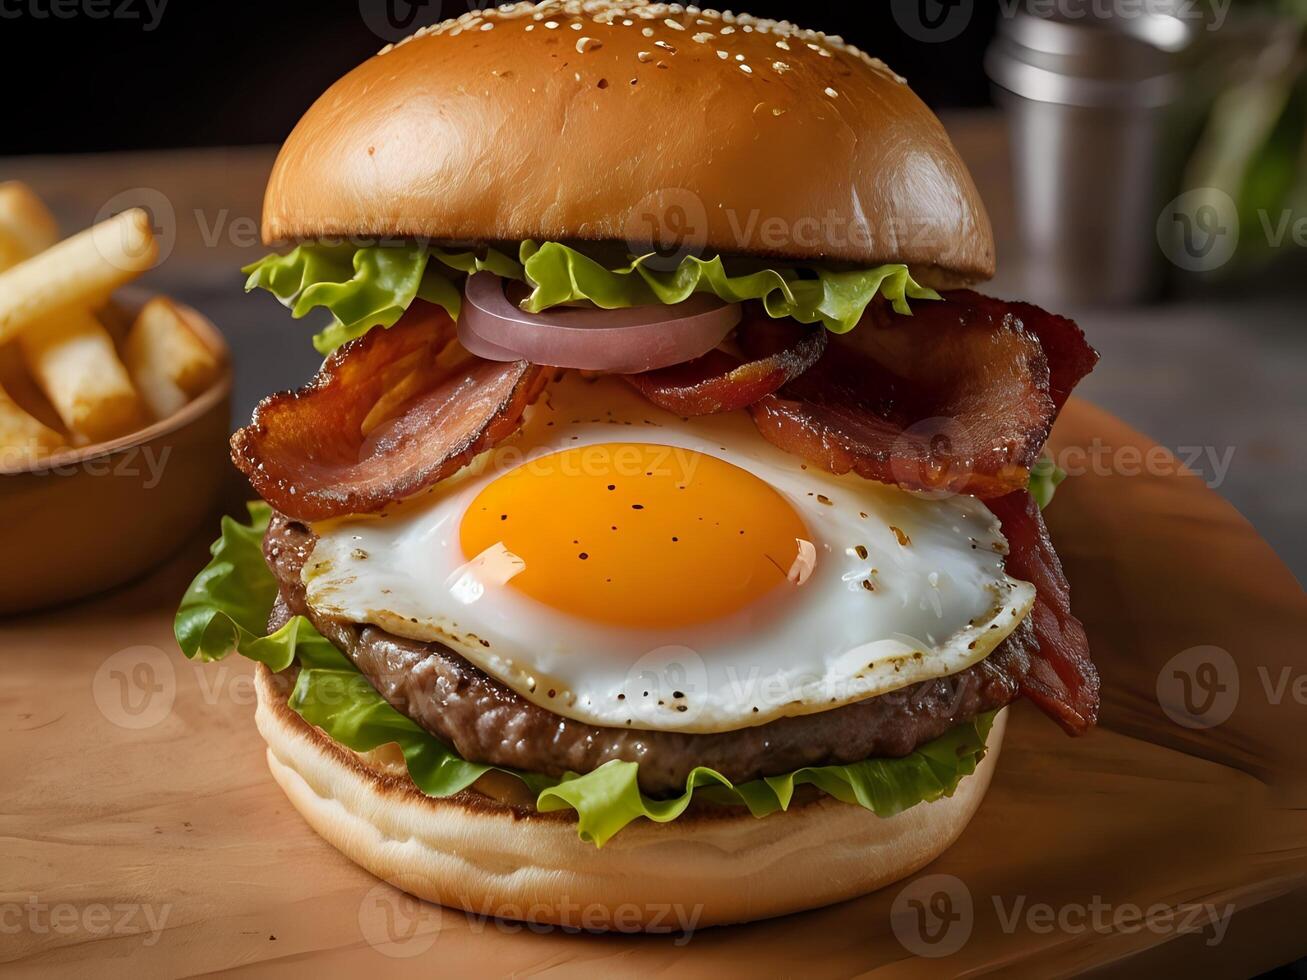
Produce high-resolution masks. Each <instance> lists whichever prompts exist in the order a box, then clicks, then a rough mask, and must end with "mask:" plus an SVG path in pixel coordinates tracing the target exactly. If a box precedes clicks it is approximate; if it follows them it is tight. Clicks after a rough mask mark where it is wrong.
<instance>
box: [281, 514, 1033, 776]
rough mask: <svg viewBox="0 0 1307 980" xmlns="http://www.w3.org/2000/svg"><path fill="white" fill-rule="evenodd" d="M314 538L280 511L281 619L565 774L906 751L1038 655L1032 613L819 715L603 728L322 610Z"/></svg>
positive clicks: (477, 733) (767, 771)
mask: <svg viewBox="0 0 1307 980" xmlns="http://www.w3.org/2000/svg"><path fill="white" fill-rule="evenodd" d="M315 540H316V538H315V536H314V535H313V532H312V531H310V530H309V529H308V528H307V527H305V526H304V525H303V524H299V523H296V522H294V521H291V520H289V519H288V518H285V517H283V516H281V515H280V514H274V515H273V520H272V523H271V525H270V526H269V528H268V534H267V537H266V538H265V540H264V554H265V556H266V558H267V561H268V565H269V566H270V567H271V569H272V571H273V573H274V574H275V575H276V577H277V581H278V583H279V585H280V592H281V601H280V602H279V603H278V609H277V611H275V612H274V614H273V615H274V620H277V619H280V620H282V621H284V620H285V619H286V618H289V616H291V615H302V616H306V617H308V619H309V620H310V621H311V622H312V623H313V625H314V626H315V627H316V628H317V629H318V631H319V632H320V633H322V634H323V635H324V636H325V637H326V638H327V639H328V640H330V641H331V642H332V643H333V644H335V646H337V647H338V648H339V649H340V650H341V651H342V652H343V653H344V654H345V655H346V656H347V657H349V659H350V660H352V661H353V662H354V664H355V665H356V666H357V667H358V669H359V670H360V671H361V672H362V673H363V674H364V675H365V676H366V677H367V678H368V680H369V681H370V682H371V683H372V685H373V686H374V687H375V688H376V689H377V691H378V692H380V694H381V695H382V697H384V698H385V699H386V700H387V701H388V702H390V704H391V705H393V706H394V707H395V708H396V710H398V711H400V712H402V713H403V714H405V715H407V716H408V717H409V718H411V719H412V720H413V721H414V722H416V723H417V724H418V725H420V726H421V727H422V728H424V729H426V730H427V731H429V732H431V733H432V734H433V735H436V736H438V737H439V738H441V739H444V740H445V741H447V742H449V743H451V744H452V745H453V746H454V747H455V748H456V749H457V750H458V753H459V754H460V755H461V756H462V757H463V758H464V759H467V760H468V761H470V762H478V763H484V764H487V765H496V766H504V767H505V768H511V769H519V770H523V771H527V772H533V773H542V774H545V775H548V776H555V777H558V776H562V775H564V774H566V773H568V772H576V773H587V772H591V771H592V770H594V769H597V768H599V767H600V766H602V765H604V763H606V762H611V761H612V760H614V759H620V760H622V761H625V762H636V763H639V765H640V773H639V780H640V788H641V789H642V790H644V792H646V793H648V794H650V795H654V796H662V795H667V794H673V793H680V792H683V791H684V789H685V783H686V779H687V777H688V776H689V774H690V772H691V771H692V770H693V769H694V768H695V767H697V766H707V767H709V768H711V769H715V770H717V771H718V772H720V773H721V774H722V775H724V776H726V778H727V779H730V780H731V781H732V782H736V783H742V782H748V781H750V780H754V779H759V778H761V777H764V776H777V775H783V774H785V773H788V772H793V771H794V770H796V769H801V768H803V767H805V766H824V765H843V764H847V763H852V762H861V761H863V760H864V759H870V758H876V757H901V756H905V755H908V754H910V753H911V752H912V751H913V750H914V749H916V747H917V746H918V745H922V744H924V743H926V742H929V741H931V740H933V739H936V738H938V737H939V736H941V735H943V734H944V733H945V732H947V731H948V730H949V729H950V728H953V727H954V726H956V725H958V724H961V723H962V722H964V721H968V720H970V719H972V718H974V717H975V716H976V715H979V714H982V713H984V712H986V711H992V710H994V709H996V708H1001V707H1003V706H1004V705H1007V704H1009V703H1011V702H1012V701H1013V700H1015V699H1016V697H1017V694H1018V690H1019V682H1020V678H1021V676H1022V674H1023V673H1024V671H1025V670H1026V669H1027V664H1028V662H1029V661H1028V657H1027V655H1026V650H1027V649H1028V648H1029V644H1030V643H1031V642H1032V636H1028V635H1026V634H1029V633H1030V627H1029V624H1028V623H1023V624H1022V625H1021V627H1019V628H1018V630H1017V631H1016V632H1015V633H1013V634H1012V636H1010V637H1009V638H1008V639H1007V640H1005V641H1004V642H1003V643H1002V644H1001V645H1000V646H999V647H998V649H996V650H995V651H994V652H993V653H992V654H990V656H989V657H987V658H986V659H985V660H983V661H981V662H980V663H978V664H976V665H974V666H972V667H969V668H967V669H966V670H963V671H961V672H959V673H957V674H953V675H951V676H948V677H940V678H936V679H935V680H930V681H924V682H922V683H920V684H915V685H913V686H911V687H907V688H904V689H902V690H899V691H893V692H891V693H889V694H881V695H878V696H877V697H873V698H868V699H867V700H865V701H859V702H856V703H854V704H849V705H845V706H843V707H839V708H833V709H831V710H830V711H824V712H821V713H819V714H813V715H803V716H800V717H794V718H781V719H778V720H776V721H773V722H769V723H767V724H765V725H759V726H757V727H755V728H747V729H743V730H740V731H733V732H722V733H720V734H710V735H699V734H687V733H684V732H663V731H643V730H637V729H628V728H600V727H596V726H594V725H589V724H586V723H584V722H580V721H574V720H572V719H570V718H564V717H562V716H561V715H557V714H555V713H553V712H552V711H549V710H548V709H546V708H542V707H540V706H539V705H536V704H532V703H531V702H529V701H527V700H525V699H523V698H522V697H521V696H519V695H518V694H517V693H516V692H514V691H513V690H511V689H510V688H508V687H506V686H504V685H503V684H501V683H500V682H499V681H497V680H495V679H494V678H492V677H490V676H489V675H487V674H485V673H484V672H482V671H481V670H480V669H478V668H477V667H475V666H473V665H472V664H471V663H469V662H468V661H466V660H464V659H463V658H462V657H460V656H459V655H458V654H457V653H455V652H454V651H453V650H451V649H449V648H448V647H445V646H443V645H442V644H439V643H422V642H419V641H416V640H406V639H403V638H402V637H398V636H395V635H393V634H391V633H387V632H386V631H385V630H382V629H379V628H377V627H376V626H371V625H367V624H362V623H353V622H348V621H345V620H341V619H338V618H334V617H331V616H324V615H320V614H318V613H316V612H314V611H313V610H312V609H311V608H309V606H308V604H307V603H306V602H305V598H304V584H303V582H302V580H301V576H300V570H301V569H302V568H303V566H304V562H305V561H306V560H307V558H308V556H309V554H310V553H311V552H312V550H313V545H314V542H315ZM273 625H274V626H279V625H280V623H279V622H274V624H273Z"/></svg>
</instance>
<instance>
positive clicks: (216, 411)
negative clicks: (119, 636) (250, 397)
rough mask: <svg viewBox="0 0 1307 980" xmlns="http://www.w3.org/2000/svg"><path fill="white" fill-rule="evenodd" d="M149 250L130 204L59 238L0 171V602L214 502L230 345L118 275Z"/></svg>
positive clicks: (128, 565) (60, 586) (131, 556)
mask: <svg viewBox="0 0 1307 980" xmlns="http://www.w3.org/2000/svg"><path fill="white" fill-rule="evenodd" d="M157 258H158V244H157V242H156V241H155V239H154V235H153V232H152V230H151V227H150V219H149V216H148V215H147V214H146V213H145V212H143V211H140V210H131V211H125V212H123V213H121V214H119V215H116V216H114V217H113V218H111V219H109V220H107V221H104V222H101V223H100V224H97V225H95V226H94V227H92V228H90V229H87V230H86V231H83V232H81V233H79V234H77V235H73V236H72V237H71V238H67V239H61V237H60V233H59V229H58V226H57V225H56V223H55V220H54V218H53V216H52V215H51V214H50V212H49V210H48V209H47V208H46V206H45V204H44V203H43V202H42V201H41V200H40V199H39V198H38V197H37V196H36V195H35V194H34V193H33V192H32V191H31V190H30V189H29V188H27V187H26V186H24V185H22V184H17V183H4V184H0V543H2V544H0V547H2V549H3V557H4V560H3V561H0V615H6V614H11V613H16V612H21V611H26V610H31V609H36V608H42V607H47V606H52V605H55V604H58V603H62V602H67V601H71V600H73V599H77V598H80V597H83V596H87V595H90V594H92V593H96V592H100V591H103V590H105V589H109V588H112V587H113V586H116V585H120V584H122V583H124V582H127V581H129V580H131V579H133V578H135V577H137V576H139V575H141V574H142V573H144V572H146V571H147V570H149V569H151V568H153V567H155V566H157V565H158V564H159V563H161V562H162V561H163V560H164V559H166V558H167V557H168V556H169V555H170V554H172V553H173V552H176V551H177V550H179V549H180V548H181V547H182V546H183V545H184V544H185V543H186V542H187V541H188V540H189V539H190V538H191V537H192V535H193V534H194V532H195V531H196V530H197V529H198V528H199V527H200V526H201V525H202V524H204V523H205V522H206V521H207V520H208V519H209V518H210V517H211V516H212V514H213V512H214V511H215V509H216V508H217V507H219V506H220V503H219V501H220V498H221V492H222V487H223V481H224V474H225V470H226V451H225V445H226V441H227V434H228V421H229V413H230V398H231V384H232V376H231V367H230V358H229V352H228V350H227V346H226V344H225V342H224V341H223V338H222V335H221V334H220V333H219V332H218V330H217V329H216V328H215V327H214V326H213V324H212V323H210V322H209V321H208V320H207V319H205V318H204V317H203V316H202V315H201V314H199V313H198V312H196V311H195V310H193V309H191V308H189V307H187V306H185V305H183V304H181V303H178V302H175V301H173V300H172V299H169V298H168V297H166V296H150V295H148V294H145V293H143V292H141V291H139V290H138V289H136V288H135V287H132V286H131V283H132V282H133V281H134V280H135V279H137V278H138V277H139V276H140V275H141V274H142V273H144V272H146V271H148V270H149V269H150V268H151V267H152V266H153V265H154V264H155V262H156V260H157Z"/></svg>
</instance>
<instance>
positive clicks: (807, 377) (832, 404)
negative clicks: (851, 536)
mask: <svg viewBox="0 0 1307 980" xmlns="http://www.w3.org/2000/svg"><path fill="white" fill-rule="evenodd" d="M914 314H915V315H913V316H911V317H905V316H900V315H898V314H895V313H893V312H892V311H890V310H889V309H888V308H887V307H883V306H881V307H875V308H873V310H872V311H869V313H868V315H867V317H866V318H865V319H864V320H863V322H862V323H861V324H859V326H858V327H857V329H856V330H854V331H853V332H852V333H851V334H849V335H848V336H847V337H846V338H842V339H841V341H840V342H838V343H835V342H833V343H832V344H831V345H830V346H829V347H828V349H827V351H826V353H825V354H824V355H823V356H822V358H821V359H820V360H819V361H818V362H817V364H816V366H815V367H813V368H812V369H811V370H810V371H808V372H806V373H805V374H803V375H802V376H800V377H799V378H797V379H795V380H794V381H792V382H790V383H789V384H787V385H786V386H785V387H784V388H782V389H781V390H780V391H779V392H777V393H776V394H773V395H768V396H766V397H764V398H762V399H761V400H759V401H758V402H757V403H756V404H754V405H753V406H752V409H751V411H752V412H753V415H754V419H755V421H756V422H757V424H758V427H759V429H760V431H761V432H762V434H763V435H764V436H765V437H766V438H767V439H768V440H769V441H771V442H773V443H775V444H776V445H778V446H780V447H781V448H782V449H785V450H787V451H789V452H793V453H795V454H796V455H799V456H802V457H804V458H805V459H808V460H810V461H811V462H813V463H815V464H817V465H819V466H822V467H824V468H825V469H828V470H830V471H831V472H833V473H838V474H843V473H848V472H855V473H857V474H858V475H860V476H863V477H866V478H868V479H873V480H879V481H881V482H884V483H892V484H896V485H898V486H900V487H903V488H905V489H908V490H931V491H945V492H950V493H967V494H973V495H975V496H978V497H982V498H985V499H993V498H995V497H1001V496H1004V495H1005V494H1008V493H1012V492H1015V491H1017V490H1021V489H1024V488H1025V487H1026V485H1027V483H1028V482H1029V479H1030V467H1031V466H1032V465H1033V464H1034V463H1035V461H1036V460H1037V459H1038V457H1039V453H1040V452H1041V450H1042V449H1043V446H1044V443H1045V441H1046V440H1047V439H1048V435H1049V432H1050V431H1051V429H1052V427H1053V422H1054V421H1055V420H1056V418H1057V415H1058V413H1059V412H1060V411H1061V408H1062V406H1063V405H1064V404H1065V403H1066V399H1067V397H1068V396H1069V395H1070V393H1071V390H1072V389H1073V388H1074V387H1075V386H1076V384H1077V383H1079V381H1080V379H1081V378H1083V377H1084V376H1085V375H1086V374H1088V373H1089V371H1091V370H1092V369H1093V367H1094V365H1095V363H1097V360H1098V354H1097V353H1096V352H1095V351H1094V349H1093V348H1092V347H1090V346H1089V344H1088V343H1086V341H1085V338H1084V334H1083V333H1082V332H1081V331H1080V328H1079V327H1077V326H1076V325H1075V324H1074V323H1072V322H1071V321H1070V320H1066V319H1064V318H1062V317H1058V316H1054V315H1052V314H1050V313H1046V312H1044V311H1043V310H1040V309H1039V308H1038V307H1034V306H1030V305H1029V304H1024V303H1005V302H1002V301H1001V300H995V299H990V298H988V297H984V296H980V295H978V294H976V293H973V292H970V291H958V292H953V293H948V294H946V295H945V298H944V300H943V301H941V302H922V303H918V304H916V305H915V306H914ZM739 337H740V343H741V346H742V347H744V349H745V352H746V353H747V354H748V355H749V356H751V357H766V356H768V355H769V354H772V353H775V350H774V345H775V343H776V341H775V339H774V338H773V337H771V336H769V335H768V334H767V333H765V332H761V331H757V330H751V329H741V331H740V333H739Z"/></svg>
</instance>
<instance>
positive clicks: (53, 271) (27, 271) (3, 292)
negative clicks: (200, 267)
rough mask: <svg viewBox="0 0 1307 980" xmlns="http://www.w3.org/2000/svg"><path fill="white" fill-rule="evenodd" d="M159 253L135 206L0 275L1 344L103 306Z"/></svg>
mask: <svg viewBox="0 0 1307 980" xmlns="http://www.w3.org/2000/svg"><path fill="white" fill-rule="evenodd" d="M158 255H159V243H158V242H157V241H155V238H154V233H153V232H152V231H151V230H150V219H149V216H148V215H147V214H146V213H145V212H144V211H142V210H141V209H139V208H134V209H132V210H130V211H124V212H123V213H122V214H120V215H118V216H117V217H114V218H110V219H109V220H108V221H103V222H101V223H100V224H98V225H96V226H95V227H93V228H88V229H87V230H86V231H84V232H82V233H81V234H78V235H74V236H73V237H72V238H69V239H67V240H65V241H63V242H60V243H59V244H58V245H55V246H54V247H53V248H50V249H47V250H46V251H44V252H42V253H40V254H39V255H35V256H33V257H32V258H30V259H28V260H27V261H25V262H21V263H19V264H18V265H16V266H14V267H13V268H11V269H8V270H6V271H5V272H0V343H4V342H5V341H6V340H9V339H10V338H12V337H15V336H17V335H19V334H20V333H23V332H25V331H27V330H28V329H29V328H30V327H32V325H33V324H35V323H37V322H38V321H49V320H51V319H52V318H54V316H55V314H63V313H68V312H69V311H76V310H79V309H81V310H86V309H94V308H96V307H98V306H100V305H102V304H103V303H104V302H105V301H106V300H107V299H108V298H109V294H110V293H112V292H113V291H114V290H115V289H117V288H118V287H119V286H123V285H125V284H127V283H129V282H131V281H132V280H133V279H135V278H136V277H137V276H139V275H140V274H141V273H143V272H145V271H146V270H147V269H149V268H150V267H151V266H153V265H154V262H155V259H156V258H158ZM81 317H82V315H81V314H76V313H72V314H70V315H69V316H68V317H67V319H68V320H70V321H75V320H78V319H80V318H81ZM97 326H98V324H97ZM103 329H104V328H103V327H100V330H101V331H103ZM124 376H125V375H124ZM51 400H52V401H54V399H53V398H52V399H51ZM56 404H58V402H57V401H56Z"/></svg>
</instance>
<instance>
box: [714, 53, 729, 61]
mask: <svg viewBox="0 0 1307 980" xmlns="http://www.w3.org/2000/svg"><path fill="white" fill-rule="evenodd" d="M730 56H731V55H730V52H729V51H718V52H717V57H719V58H721V59H722V61H726V60H727V59H728V58H730Z"/></svg>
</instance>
